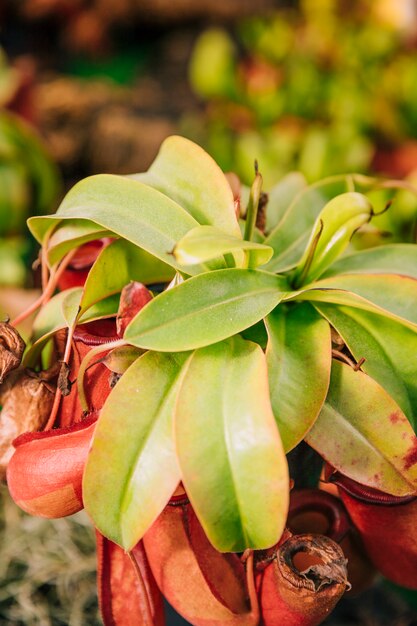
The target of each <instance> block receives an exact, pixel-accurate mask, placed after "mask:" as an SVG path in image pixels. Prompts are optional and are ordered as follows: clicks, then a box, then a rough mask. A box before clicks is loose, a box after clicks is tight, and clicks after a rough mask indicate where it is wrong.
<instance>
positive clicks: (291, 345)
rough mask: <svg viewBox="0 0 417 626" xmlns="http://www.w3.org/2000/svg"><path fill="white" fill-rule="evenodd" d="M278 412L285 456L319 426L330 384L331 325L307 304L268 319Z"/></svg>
mask: <svg viewBox="0 0 417 626" xmlns="http://www.w3.org/2000/svg"><path fill="white" fill-rule="evenodd" d="M265 324H266V328H267V331H268V346H267V351H266V359H267V364H268V376H269V388H270V395H271V404H272V410H273V412H274V416H275V419H276V421H277V424H278V428H279V432H280V434H281V439H282V442H283V444H284V449H285V452H289V451H290V450H291V449H292V448H294V447H295V446H296V445H297V444H298V443H299V442H300V441H301V440H302V439H303V438H304V436H305V434H306V433H307V432H308V430H309V429H310V428H311V426H312V425H313V424H314V422H315V420H316V419H317V416H318V414H319V412H320V409H321V408H322V406H323V402H324V400H325V398H326V394H327V390H328V387H329V380H330V367H331V360H332V357H331V341H330V327H329V324H328V323H327V322H326V320H324V319H323V318H322V317H321V316H320V315H319V314H318V313H317V312H316V311H315V310H314V309H313V307H312V306H311V305H310V304H308V303H307V302H305V303H304V302H303V303H301V305H299V306H297V305H296V306H295V307H294V306H286V305H283V306H279V307H277V308H276V309H274V311H272V313H270V314H269V315H268V317H267V318H266V320H265Z"/></svg>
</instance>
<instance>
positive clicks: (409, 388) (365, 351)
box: [316, 304, 417, 430]
mask: <svg viewBox="0 0 417 626" xmlns="http://www.w3.org/2000/svg"><path fill="white" fill-rule="evenodd" d="M316 306H317V309H318V310H319V311H320V313H321V314H322V315H323V316H324V317H325V318H326V319H327V320H328V321H329V322H330V324H331V325H332V326H334V328H335V329H336V330H337V332H338V333H339V334H340V335H341V337H342V338H343V340H344V341H345V343H346V345H347V346H348V348H349V350H350V352H351V353H352V354H353V356H354V357H355V359H356V360H357V361H359V359H361V358H364V359H365V362H364V363H363V365H362V366H361V369H362V370H363V371H364V372H366V373H367V374H369V375H370V376H372V378H374V379H375V380H376V381H377V382H378V383H379V384H380V385H381V386H382V387H384V389H385V390H386V391H387V392H388V393H389V394H390V395H391V396H392V398H393V399H394V400H395V401H396V402H397V404H398V405H399V406H400V408H401V409H402V411H403V412H404V413H405V415H406V416H407V417H408V419H409V420H410V423H411V425H412V426H413V428H414V430H416V429H417V385H416V381H417V357H416V355H417V332H416V331H415V330H412V329H411V328H408V327H407V326H404V325H403V324H400V323H398V322H396V321H395V320H391V319H388V318H386V317H383V316H381V315H378V314H375V313H370V312H369V311H362V310H360V309H354V308H351V307H343V306H340V307H339V306H335V305H331V304H317V305H316Z"/></svg>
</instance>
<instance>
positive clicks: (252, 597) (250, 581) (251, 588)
mask: <svg viewBox="0 0 417 626" xmlns="http://www.w3.org/2000/svg"><path fill="white" fill-rule="evenodd" d="M246 584H247V586H248V594H249V602H250V606H251V615H252V617H253V626H258V624H259V621H260V619H261V615H260V610H259V600H258V594H257V593H256V587H255V577H254V574H253V550H250V552H249V555H248V557H247V559H246Z"/></svg>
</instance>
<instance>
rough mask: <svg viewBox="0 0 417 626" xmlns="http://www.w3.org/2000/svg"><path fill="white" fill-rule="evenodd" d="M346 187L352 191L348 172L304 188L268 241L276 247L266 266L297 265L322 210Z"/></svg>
mask: <svg viewBox="0 0 417 626" xmlns="http://www.w3.org/2000/svg"><path fill="white" fill-rule="evenodd" d="M346 191H351V189H350V187H349V181H348V180H347V177H346V176H335V177H332V178H327V179H325V180H323V181H320V182H318V183H316V184H314V185H311V186H309V187H307V188H305V189H302V190H301V191H300V192H299V193H298V194H297V195H296V196H295V198H294V200H293V201H292V203H291V204H290V206H289V207H288V209H287V211H286V212H285V213H284V214H283V215H282V217H281V219H280V221H279V222H278V224H277V225H276V226H275V228H274V229H273V230H272V231H271V232H270V233H269V235H268V237H267V238H266V239H265V241H264V243H265V244H266V245H268V246H271V247H272V248H273V249H274V256H273V257H272V259H271V260H270V261H269V263H268V265H267V266H266V269H267V270H268V271H270V272H284V271H286V270H288V269H291V268H293V267H295V266H296V265H297V263H298V262H299V261H300V259H301V256H302V254H303V252H304V250H305V247H306V245H307V242H308V239H309V237H310V233H311V231H312V229H313V226H314V222H315V221H316V218H317V216H318V215H319V213H320V211H321V210H322V209H323V207H324V206H325V205H326V204H327V202H328V201H329V200H331V199H332V198H334V196H337V195H338V194H340V193H344V192H346Z"/></svg>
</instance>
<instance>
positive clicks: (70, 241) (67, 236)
mask: <svg viewBox="0 0 417 626" xmlns="http://www.w3.org/2000/svg"><path fill="white" fill-rule="evenodd" d="M55 224H56V222H55ZM53 225H54V223H52V226H53ZM110 235H111V233H110V232H109V231H106V230H103V228H102V226H98V225H96V224H93V223H92V222H89V221H88V220H79V219H78V220H65V221H63V222H61V223H59V222H58V225H57V227H56V228H55V230H54V232H53V233H52V235H51V236H50V237H49V240H48V243H47V248H48V262H49V264H50V265H55V264H56V263H58V262H59V261H61V259H62V258H63V257H64V256H65V255H66V254H67V253H68V252H70V251H71V250H73V249H74V248H78V246H81V245H82V244H83V243H87V242H88V241H94V239H100V238H101V237H109V236H110Z"/></svg>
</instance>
